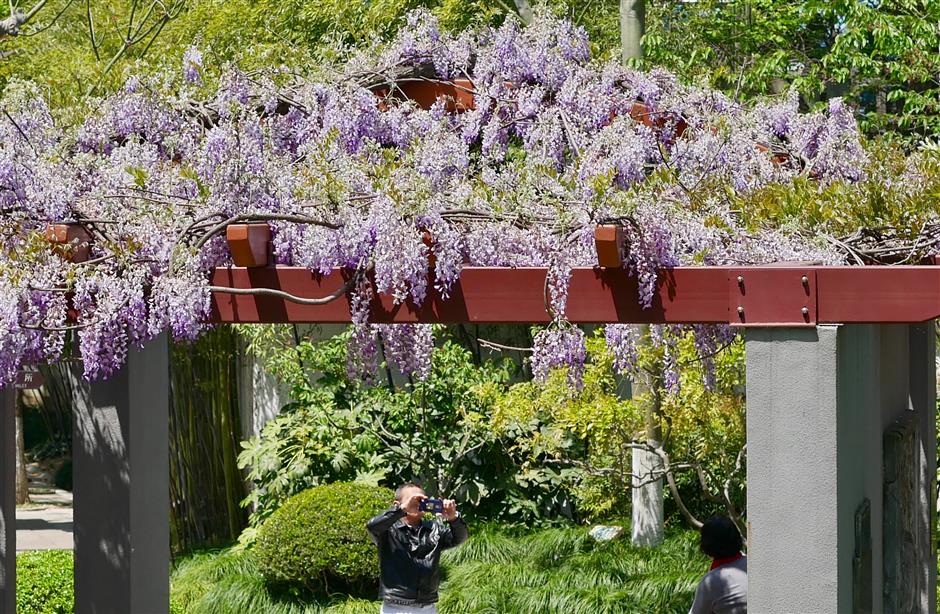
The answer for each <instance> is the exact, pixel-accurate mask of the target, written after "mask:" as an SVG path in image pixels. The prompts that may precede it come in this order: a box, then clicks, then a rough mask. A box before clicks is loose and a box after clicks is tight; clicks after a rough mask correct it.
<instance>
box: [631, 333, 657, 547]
mask: <svg viewBox="0 0 940 614" xmlns="http://www.w3.org/2000/svg"><path fill="white" fill-rule="evenodd" d="M641 330H642V332H641V335H640V347H644V346H649V343H650V334H649V326H646V325H644V326H642V327H641ZM658 380H659V378H658V377H657V376H656V375H655V374H650V373H642V372H641V374H640V376H639V377H637V378H636V380H635V381H634V382H633V396H634V398H636V397H639V398H640V399H642V401H643V404H644V407H643V410H644V413H645V414H646V432H645V433H644V434H645V436H646V442H647V443H648V444H649V445H650V446H652V447H659V445H660V444H661V443H662V440H663V433H662V428H661V427H660V422H659V413H660V410H661V398H660V391H659V381H658ZM662 470H663V462H662V459H661V458H660V457H659V456H658V455H657V454H654V453H653V452H648V451H646V450H636V449H634V450H633V475H634V476H635V477H634V484H633V486H634V487H633V497H632V500H633V505H632V506H631V508H632V521H633V522H632V526H631V539H632V541H633V543H634V544H635V545H637V546H658V545H659V544H661V543H662V542H663V524H664V517H663V480H662V478H660V479H658V480H655V481H650V480H649V479H648V478H647V477H645V476H649V475H655V474H657V473H662ZM640 484H642V485H640Z"/></svg>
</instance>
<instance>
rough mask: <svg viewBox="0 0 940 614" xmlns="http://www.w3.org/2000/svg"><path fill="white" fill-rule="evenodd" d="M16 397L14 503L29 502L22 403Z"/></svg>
mask: <svg viewBox="0 0 940 614" xmlns="http://www.w3.org/2000/svg"><path fill="white" fill-rule="evenodd" d="M16 396H17V399H16V504H17V505H23V504H24V503H29V479H28V478H27V476H26V449H25V448H26V446H25V444H24V443H23V403H22V402H21V400H20V398H19V397H20V395H19V394H17V395H16Z"/></svg>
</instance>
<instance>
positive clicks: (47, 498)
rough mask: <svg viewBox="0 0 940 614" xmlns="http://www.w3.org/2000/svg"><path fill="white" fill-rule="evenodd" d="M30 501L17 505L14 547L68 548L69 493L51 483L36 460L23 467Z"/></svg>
mask: <svg viewBox="0 0 940 614" xmlns="http://www.w3.org/2000/svg"><path fill="white" fill-rule="evenodd" d="M26 474H27V477H28V479H29V500H30V502H29V503H28V504H26V505H23V506H18V507H17V508H16V550H17V552H22V551H24V550H71V549H72V548H73V547H74V540H73V537H72V493H70V492H68V491H66V490H60V489H57V488H55V487H54V486H53V480H52V476H51V475H50V474H49V473H48V472H47V471H46V470H44V468H43V467H42V466H40V465H39V464H37V463H29V464H28V465H27V467H26Z"/></svg>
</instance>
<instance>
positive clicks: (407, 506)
mask: <svg viewBox="0 0 940 614" xmlns="http://www.w3.org/2000/svg"><path fill="white" fill-rule="evenodd" d="M425 499H427V497H425V496H424V495H421V494H414V495H411V496H410V497H408V498H407V499H405V500H404V501H402V502H401V509H402V510H403V511H404V512H405V513H406V514H408V515H409V516H414V515H415V514H418V513H420V512H421V502H422V501H424V500H425ZM445 509H446V507H445Z"/></svg>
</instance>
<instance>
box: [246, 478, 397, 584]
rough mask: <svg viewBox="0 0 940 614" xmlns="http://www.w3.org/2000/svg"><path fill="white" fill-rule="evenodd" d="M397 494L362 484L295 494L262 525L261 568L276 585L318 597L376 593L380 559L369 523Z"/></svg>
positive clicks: (329, 486)
mask: <svg viewBox="0 0 940 614" xmlns="http://www.w3.org/2000/svg"><path fill="white" fill-rule="evenodd" d="M394 496H395V494H394V493H393V492H392V491H391V490H389V489H387V488H378V487H374V486H366V485H363V484H356V483H335V484H325V485H323V486H316V487H314V488H311V489H309V490H305V491H304V492H302V493H300V494H297V495H294V496H293V497H291V498H290V499H288V500H287V501H286V502H285V503H284V504H283V505H282V506H281V507H280V508H279V509H278V510H277V511H276V512H274V513H273V514H272V515H271V516H270V517H269V518H268V519H267V520H266V521H265V522H264V524H263V525H262V526H261V530H260V531H259V532H258V540H257V542H256V543H255V555H256V557H257V559H256V560H257V562H258V569H259V570H260V571H261V574H262V575H263V576H264V577H265V579H266V580H267V581H268V582H270V583H272V584H276V585H288V586H293V587H297V588H301V587H302V588H304V589H306V590H308V591H310V592H313V593H328V592H335V591H346V592H352V593H358V592H362V591H365V590H370V589H373V588H374V587H375V585H376V583H377V582H378V577H379V558H378V552H377V550H376V547H375V544H373V543H372V540H371V539H370V538H369V533H368V531H367V530H366V522H368V521H369V519H370V518H372V517H373V516H375V515H376V514H378V513H379V512H381V511H382V510H383V509H386V508H387V507H388V506H389V504H390V503H391V502H392V499H393V498H394Z"/></svg>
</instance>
